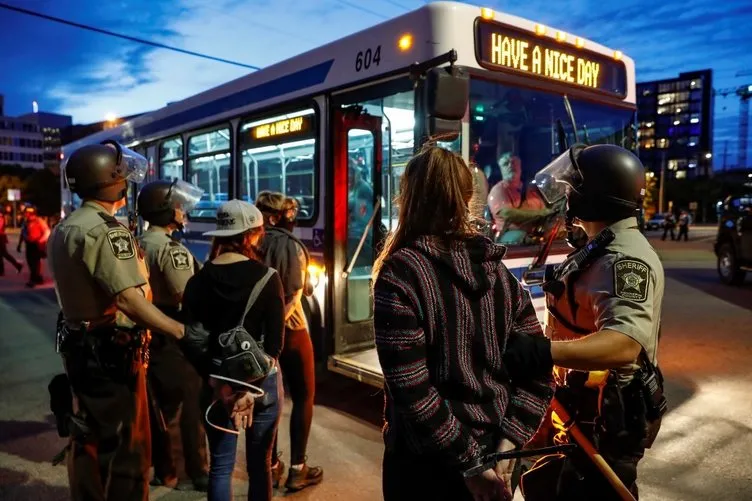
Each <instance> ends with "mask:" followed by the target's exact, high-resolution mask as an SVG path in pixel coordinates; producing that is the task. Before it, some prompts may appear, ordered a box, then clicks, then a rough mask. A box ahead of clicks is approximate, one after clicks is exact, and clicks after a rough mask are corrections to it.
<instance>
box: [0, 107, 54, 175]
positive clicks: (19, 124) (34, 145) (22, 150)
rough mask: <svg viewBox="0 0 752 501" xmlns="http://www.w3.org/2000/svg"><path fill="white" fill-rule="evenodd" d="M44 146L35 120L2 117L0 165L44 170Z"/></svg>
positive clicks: (0, 116) (0, 122)
mask: <svg viewBox="0 0 752 501" xmlns="http://www.w3.org/2000/svg"><path fill="white" fill-rule="evenodd" d="M43 145H44V141H43V138H42V133H41V132H40V129H39V125H38V124H37V123H36V122H35V121H34V120H33V119H28V118H20V117H19V118H15V117H6V116H2V115H0V164H6V165H20V166H21V167H31V168H34V169H42V168H44V146H43Z"/></svg>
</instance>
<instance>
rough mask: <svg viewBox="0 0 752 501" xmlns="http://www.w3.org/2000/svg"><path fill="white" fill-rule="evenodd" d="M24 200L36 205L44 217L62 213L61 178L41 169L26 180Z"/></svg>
mask: <svg viewBox="0 0 752 501" xmlns="http://www.w3.org/2000/svg"><path fill="white" fill-rule="evenodd" d="M25 185H26V186H25V188H26V194H25V195H24V199H25V200H26V201H28V202H31V203H32V204H34V205H35V206H36V208H37V211H38V212H39V214H40V215H42V216H54V215H57V214H58V213H60V177H59V176H56V175H55V174H54V173H53V172H52V171H50V170H49V169H40V170H37V171H36V172H34V173H33V174H32V175H31V176H29V177H28V178H27V179H26V183H25Z"/></svg>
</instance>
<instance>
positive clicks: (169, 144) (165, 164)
mask: <svg viewBox="0 0 752 501" xmlns="http://www.w3.org/2000/svg"><path fill="white" fill-rule="evenodd" d="M159 167H160V176H159V177H160V178H161V179H183V138H182V137H180V136H177V137H173V138H170V139H166V140H164V141H162V144H160V145H159Z"/></svg>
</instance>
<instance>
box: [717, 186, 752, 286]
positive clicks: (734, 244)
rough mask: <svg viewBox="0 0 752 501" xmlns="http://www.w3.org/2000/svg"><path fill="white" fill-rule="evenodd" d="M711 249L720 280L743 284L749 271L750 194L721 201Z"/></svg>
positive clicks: (751, 253) (751, 241) (751, 234)
mask: <svg viewBox="0 0 752 501" xmlns="http://www.w3.org/2000/svg"><path fill="white" fill-rule="evenodd" d="M714 249H715V255H716V256H717V257H718V275H719V276H720V278H721V281H722V282H723V283H725V284H729V285H739V284H741V283H743V282H744V277H745V276H746V274H747V272H748V271H752V193H751V194H749V195H744V196H736V197H728V198H727V199H726V200H725V201H724V203H723V205H722V206H721V210H720V222H719V223H718V235H717V237H716V241H715V246H714Z"/></svg>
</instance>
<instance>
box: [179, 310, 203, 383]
mask: <svg viewBox="0 0 752 501" xmlns="http://www.w3.org/2000/svg"><path fill="white" fill-rule="evenodd" d="M178 345H179V346H180V349H181V350H183V354H184V355H185V358H187V359H188V361H189V362H190V363H191V364H192V365H193V366H194V367H195V368H196V370H197V371H199V374H201V373H202V372H203V368H204V367H205V366H206V363H207V361H208V358H209V331H207V330H206V329H204V326H203V324H202V323H201V322H195V323H191V324H185V335H184V336H183V337H182V338H180V340H179V341H178Z"/></svg>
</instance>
